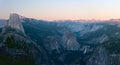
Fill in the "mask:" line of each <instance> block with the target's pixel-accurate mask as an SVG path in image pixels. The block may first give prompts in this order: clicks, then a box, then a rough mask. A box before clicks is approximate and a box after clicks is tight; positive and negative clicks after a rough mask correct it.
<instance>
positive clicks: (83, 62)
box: [0, 13, 120, 65]
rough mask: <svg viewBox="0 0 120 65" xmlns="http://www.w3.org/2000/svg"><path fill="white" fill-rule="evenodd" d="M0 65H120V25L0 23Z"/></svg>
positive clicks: (15, 17)
mask: <svg viewBox="0 0 120 65" xmlns="http://www.w3.org/2000/svg"><path fill="white" fill-rule="evenodd" d="M0 24H1V25H0V32H1V33H0V65H120V22H119V21H118V20H114V21H113V20H107V22H106V21H97V22H91V21H84V22H83V20H82V21H81V20H79V21H77V22H76V21H71V20H67V21H66V20H65V21H52V22H48V21H44V20H36V19H33V18H27V17H22V16H20V15H18V14H16V13H12V14H10V17H9V19H8V20H3V19H2V20H0Z"/></svg>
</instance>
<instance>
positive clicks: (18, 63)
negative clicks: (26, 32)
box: [0, 36, 35, 65]
mask: <svg viewBox="0 0 120 65" xmlns="http://www.w3.org/2000/svg"><path fill="white" fill-rule="evenodd" d="M5 44H6V47H7V48H13V49H22V50H25V49H27V46H26V42H22V43H21V44H18V43H17V42H16V41H15V39H14V37H13V36H11V37H8V38H7V39H6V42H5ZM0 65H35V63H34V58H33V54H32V52H29V51H28V52H27V55H24V54H21V55H17V56H16V57H15V58H14V57H12V56H9V55H5V54H0Z"/></svg>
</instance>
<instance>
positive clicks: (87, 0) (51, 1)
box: [0, 0, 120, 20]
mask: <svg viewBox="0 0 120 65" xmlns="http://www.w3.org/2000/svg"><path fill="white" fill-rule="evenodd" d="M10 13H18V14H20V15H22V16H26V17H30V18H36V19H43V20H68V19H70V20H79V19H99V20H106V19H120V0H0V19H3V18H4V19H8V17H9V14H10Z"/></svg>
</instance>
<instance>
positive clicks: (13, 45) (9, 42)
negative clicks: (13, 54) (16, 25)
mask: <svg viewBox="0 0 120 65" xmlns="http://www.w3.org/2000/svg"><path fill="white" fill-rule="evenodd" d="M5 44H6V46H7V47H8V48H16V49H25V48H27V46H26V43H25V42H23V43H21V45H20V44H18V43H16V42H15V40H14V37H8V38H7V39H6V42H5Z"/></svg>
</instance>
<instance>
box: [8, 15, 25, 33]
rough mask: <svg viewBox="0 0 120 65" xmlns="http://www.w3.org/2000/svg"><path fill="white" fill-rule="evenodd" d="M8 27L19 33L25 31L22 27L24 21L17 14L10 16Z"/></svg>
mask: <svg viewBox="0 0 120 65" xmlns="http://www.w3.org/2000/svg"><path fill="white" fill-rule="evenodd" d="M7 26H8V27H10V28H12V29H15V30H17V31H20V32H22V33H24V29H23V26H22V20H21V19H20V16H19V15H18V14H16V13H11V14H10V17H9V21H8V24H7Z"/></svg>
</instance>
